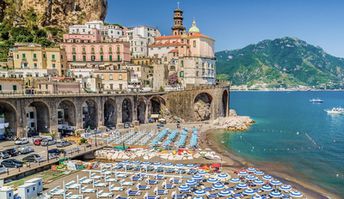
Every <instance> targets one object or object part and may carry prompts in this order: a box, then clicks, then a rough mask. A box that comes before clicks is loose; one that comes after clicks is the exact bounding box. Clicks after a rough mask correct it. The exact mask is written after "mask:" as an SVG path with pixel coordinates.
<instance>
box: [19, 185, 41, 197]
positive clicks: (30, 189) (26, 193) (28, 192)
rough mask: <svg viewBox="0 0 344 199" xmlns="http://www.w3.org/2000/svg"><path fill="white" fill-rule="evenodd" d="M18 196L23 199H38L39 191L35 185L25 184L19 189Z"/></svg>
mask: <svg viewBox="0 0 344 199" xmlns="http://www.w3.org/2000/svg"><path fill="white" fill-rule="evenodd" d="M18 196H19V197H20V198H21V199H33V198H37V190H36V184H35V183H24V184H23V185H21V186H19V187H18Z"/></svg>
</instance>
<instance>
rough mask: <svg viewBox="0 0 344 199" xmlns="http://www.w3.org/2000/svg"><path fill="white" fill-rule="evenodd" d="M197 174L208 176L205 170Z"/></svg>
mask: <svg viewBox="0 0 344 199" xmlns="http://www.w3.org/2000/svg"><path fill="white" fill-rule="evenodd" d="M197 174H198V175H205V174H207V172H206V171H204V170H199V171H198V172H197Z"/></svg>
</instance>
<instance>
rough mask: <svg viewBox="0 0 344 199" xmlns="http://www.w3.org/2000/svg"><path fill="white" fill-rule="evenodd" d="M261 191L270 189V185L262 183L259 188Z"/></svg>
mask: <svg viewBox="0 0 344 199" xmlns="http://www.w3.org/2000/svg"><path fill="white" fill-rule="evenodd" d="M260 189H261V190H262V191H272V187H271V186H270V185H264V186H262V188H260Z"/></svg>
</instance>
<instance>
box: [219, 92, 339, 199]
mask: <svg viewBox="0 0 344 199" xmlns="http://www.w3.org/2000/svg"><path fill="white" fill-rule="evenodd" d="M312 98H321V99H323V100H324V103H322V104H312V103H310V102H309V100H310V99H312ZM230 106H231V108H233V109H235V110H236V111H237V113H238V114H239V115H247V116H250V117H252V118H253V119H254V120H255V121H256V124H254V125H253V126H252V127H251V128H250V129H249V130H248V131H247V132H244V133H231V134H225V135H224V136H225V144H226V147H228V148H229V149H230V150H231V151H232V152H233V153H235V154H237V155H239V156H241V157H243V158H245V159H247V160H248V161H251V162H256V163H262V162H269V163H278V164H282V165H285V166H286V168H287V169H288V170H289V171H290V172H292V173H294V177H298V176H300V178H302V179H304V180H306V181H310V182H312V183H313V184H317V185H320V186H322V187H324V188H326V189H328V190H329V191H331V192H333V193H337V194H339V195H342V196H343V195H344V115H343V116H338V115H337V116H333V115H328V114H327V113H326V112H325V111H324V109H328V108H332V107H339V106H341V107H344V92H311V91H308V92H232V93H231V95H230Z"/></svg>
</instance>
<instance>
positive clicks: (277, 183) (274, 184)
mask: <svg viewBox="0 0 344 199" xmlns="http://www.w3.org/2000/svg"><path fill="white" fill-rule="evenodd" d="M270 184H271V185H272V186H279V185H281V184H282V182H281V181H279V180H271V181H270Z"/></svg>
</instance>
